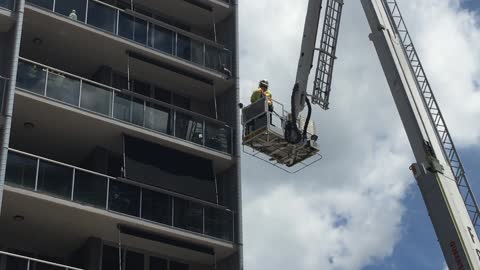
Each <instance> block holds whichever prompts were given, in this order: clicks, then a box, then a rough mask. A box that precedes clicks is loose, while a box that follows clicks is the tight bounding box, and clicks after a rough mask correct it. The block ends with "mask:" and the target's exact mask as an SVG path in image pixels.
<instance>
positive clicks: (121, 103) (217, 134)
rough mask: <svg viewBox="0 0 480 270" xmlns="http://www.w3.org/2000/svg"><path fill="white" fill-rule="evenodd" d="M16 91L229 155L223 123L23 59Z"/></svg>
mask: <svg viewBox="0 0 480 270" xmlns="http://www.w3.org/2000/svg"><path fill="white" fill-rule="evenodd" d="M17 89H21V90H23V91H27V92H29V93H33V94H35V95H39V96H43V97H46V98H48V99H51V100H54V101H56V102H60V103H62V104H65V105H68V106H72V107H76V108H80V109H82V110H85V111H88V112H89V113H93V114H95V115H100V116H103V117H107V118H110V119H114V120H116V121H120V122H124V123H128V124H129V125H134V126H137V127H141V128H142V129H146V130H149V131H153V132H155V133H159V134H164V135H168V136H171V137H174V138H176V139H180V140H183V141H185V142H188V143H191V144H195V145H200V146H202V147H205V148H208V149H212V150H214V151H218V152H221V153H224V154H231V153H232V129H231V128H230V127H229V126H227V125H226V124H225V123H223V122H220V121H217V120H215V119H211V118H208V117H205V116H203V115H200V114H197V113H194V112H191V111H188V110H184V109H181V108H178V107H176V106H173V105H170V104H167V103H164V102H161V101H158V100H155V99H152V98H148V97H145V96H142V95H139V94H136V93H133V92H130V91H125V90H123V91H122V90H118V89H115V88H112V87H110V86H107V85H103V84H99V83H97V82H94V81H91V80H88V79H85V78H82V77H79V76H75V75H72V74H69V73H67V72H63V71H60V70H57V69H54V68H51V67H47V66H45V65H41V64H39V63H35V62H33V61H30V60H27V59H23V58H22V59H21V60H20V62H19V66H18V75H17Z"/></svg>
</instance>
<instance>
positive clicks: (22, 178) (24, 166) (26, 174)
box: [5, 152, 37, 189]
mask: <svg viewBox="0 0 480 270" xmlns="http://www.w3.org/2000/svg"><path fill="white" fill-rule="evenodd" d="M36 174H37V159H35V158H32V157H28V156H24V155H20V154H17V153H15V152H9V153H8V159H7V172H6V175H5V181H6V182H7V183H9V184H15V185H19V186H22V187H25V188H30V189H34V188H35V177H36Z"/></svg>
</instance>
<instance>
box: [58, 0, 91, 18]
mask: <svg viewBox="0 0 480 270" xmlns="http://www.w3.org/2000/svg"><path fill="white" fill-rule="evenodd" d="M86 7H87V0H55V12H58V13H60V14H62V15H65V16H67V17H70V18H71V19H74V18H75V17H74V16H73V15H72V14H73V13H75V15H76V17H77V18H76V20H78V21H81V22H84V21H85V10H86Z"/></svg>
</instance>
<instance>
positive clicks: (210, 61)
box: [205, 45, 220, 70]
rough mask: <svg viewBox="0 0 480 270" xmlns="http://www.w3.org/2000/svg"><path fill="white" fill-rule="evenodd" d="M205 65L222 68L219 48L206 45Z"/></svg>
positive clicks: (217, 68)
mask: <svg viewBox="0 0 480 270" xmlns="http://www.w3.org/2000/svg"><path fill="white" fill-rule="evenodd" d="M205 66H206V67H208V68H211V69H215V70H219V69H220V56H219V54H218V49H217V48H215V47H211V46H208V45H205Z"/></svg>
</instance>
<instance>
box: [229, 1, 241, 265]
mask: <svg viewBox="0 0 480 270" xmlns="http://www.w3.org/2000/svg"><path fill="white" fill-rule="evenodd" d="M239 1H240V0H230V5H233V7H234V9H235V22H234V23H235V38H236V40H235V60H236V61H235V70H234V73H233V76H234V78H235V92H236V94H235V98H236V100H235V105H234V106H235V107H236V110H235V111H236V122H235V128H234V130H235V132H236V136H235V143H236V147H235V151H234V153H233V154H234V156H235V161H236V166H237V172H236V173H237V175H236V176H237V202H238V205H237V222H236V223H237V224H238V226H237V228H238V229H237V243H238V268H239V270H243V217H242V215H243V213H242V181H241V179H242V172H241V171H242V166H241V165H242V164H241V159H240V157H241V153H242V151H241V145H242V142H241V138H242V136H241V134H240V128H238V127H239V126H240V123H241V122H240V120H241V115H240V109H238V107H237V104H239V103H240V78H239V77H240V74H239V70H240V64H239V59H240V53H239V35H238V33H239V25H238V24H239V18H238V16H239V10H238V7H239V6H238V2H239Z"/></svg>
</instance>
